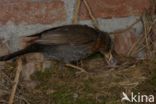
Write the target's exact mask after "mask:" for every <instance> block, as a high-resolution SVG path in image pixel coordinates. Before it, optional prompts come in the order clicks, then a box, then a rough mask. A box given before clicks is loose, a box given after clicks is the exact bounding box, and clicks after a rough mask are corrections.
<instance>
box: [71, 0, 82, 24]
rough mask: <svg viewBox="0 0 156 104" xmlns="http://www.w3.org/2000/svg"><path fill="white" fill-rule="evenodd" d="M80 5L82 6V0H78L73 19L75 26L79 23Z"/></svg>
mask: <svg viewBox="0 0 156 104" xmlns="http://www.w3.org/2000/svg"><path fill="white" fill-rule="evenodd" d="M80 5H81V0H77V3H76V8H75V12H74V15H73V18H72V19H73V20H72V23H74V24H76V23H77V22H78V13H79V9H80Z"/></svg>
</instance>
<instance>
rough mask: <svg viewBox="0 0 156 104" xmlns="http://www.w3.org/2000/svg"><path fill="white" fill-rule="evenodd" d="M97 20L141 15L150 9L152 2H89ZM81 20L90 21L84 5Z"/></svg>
mask: <svg viewBox="0 0 156 104" xmlns="http://www.w3.org/2000/svg"><path fill="white" fill-rule="evenodd" d="M87 1H88V4H89V6H90V8H91V10H92V12H93V14H94V16H95V17H96V18H112V17H126V16H131V15H140V14H141V13H142V12H143V11H144V10H145V9H148V8H149V7H150V0H87ZM80 17H81V19H88V18H89V15H88V11H87V10H86V7H85V5H84V3H82V5H81V10H80Z"/></svg>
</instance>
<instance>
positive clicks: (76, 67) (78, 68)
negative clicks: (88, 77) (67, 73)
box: [66, 64, 88, 73]
mask: <svg viewBox="0 0 156 104" xmlns="http://www.w3.org/2000/svg"><path fill="white" fill-rule="evenodd" d="M66 66H67V67H71V68H74V69H77V70H80V71H81V72H85V73H88V72H87V71H86V70H85V69H83V68H80V67H78V66H75V65H72V64H66Z"/></svg>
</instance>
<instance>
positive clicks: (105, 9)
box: [0, 0, 150, 54]
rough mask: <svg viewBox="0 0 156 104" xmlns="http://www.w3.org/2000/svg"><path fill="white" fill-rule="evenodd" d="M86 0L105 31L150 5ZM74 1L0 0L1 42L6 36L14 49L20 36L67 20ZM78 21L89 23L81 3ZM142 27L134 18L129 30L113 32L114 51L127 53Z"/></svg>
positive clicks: (125, 22) (127, 22) (146, 0)
mask: <svg viewBox="0 0 156 104" xmlns="http://www.w3.org/2000/svg"><path fill="white" fill-rule="evenodd" d="M87 1H88V3H89V5H90V7H91V10H92V11H93V13H94V16H95V17H96V19H97V20H98V23H99V27H100V29H101V30H103V31H106V32H113V31H117V30H122V29H125V28H126V27H128V26H129V25H131V24H132V23H134V22H135V21H136V19H137V18H139V16H140V15H141V13H143V12H144V10H145V9H148V8H149V6H150V2H149V1H150V0H87ZM75 3H76V0H0V38H1V39H2V40H3V42H4V40H8V42H9V50H10V51H11V52H12V51H15V50H17V49H19V47H20V41H19V37H21V36H27V35H32V34H34V33H37V32H40V31H42V30H45V29H48V28H51V27H55V26H60V25H63V24H71V23H72V22H71V20H72V15H73V12H74V7H75ZM79 23H80V24H88V25H92V22H91V20H90V18H89V15H88V12H87V10H86V7H85V5H84V3H82V5H81V8H80V13H79ZM142 31H143V25H142V23H141V22H138V23H137V24H136V25H134V26H133V28H132V29H131V30H129V31H127V32H125V33H119V34H114V36H113V37H114V42H115V48H116V50H117V52H118V53H121V54H127V52H128V50H129V48H130V47H131V46H132V44H133V43H134V42H135V41H136V39H137V36H139V35H140V34H141V33H142ZM3 48H4V47H3ZM2 50H3V49H2V47H1V49H0V51H1V52H2ZM5 52H6V51H5Z"/></svg>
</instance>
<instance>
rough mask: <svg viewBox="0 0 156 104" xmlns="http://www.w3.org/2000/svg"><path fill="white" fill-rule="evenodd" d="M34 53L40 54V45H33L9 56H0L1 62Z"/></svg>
mask: <svg viewBox="0 0 156 104" xmlns="http://www.w3.org/2000/svg"><path fill="white" fill-rule="evenodd" d="M32 52H39V45H38V44H31V45H29V46H28V47H26V48H24V49H22V50H19V51H17V52H14V53H11V54H9V55H5V56H0V61H7V60H10V59H12V58H15V57H17V56H21V55H24V54H27V53H32Z"/></svg>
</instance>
